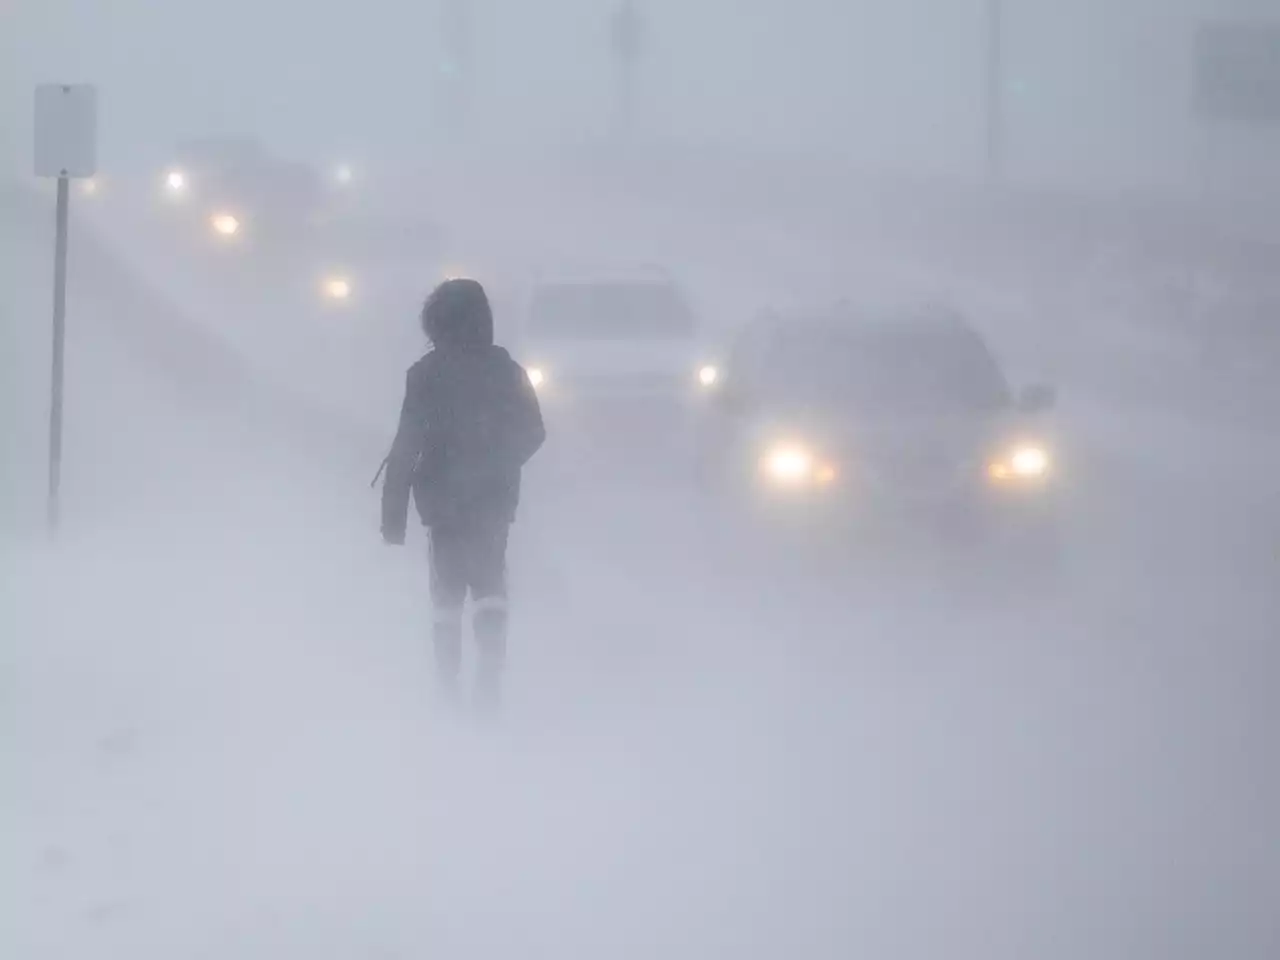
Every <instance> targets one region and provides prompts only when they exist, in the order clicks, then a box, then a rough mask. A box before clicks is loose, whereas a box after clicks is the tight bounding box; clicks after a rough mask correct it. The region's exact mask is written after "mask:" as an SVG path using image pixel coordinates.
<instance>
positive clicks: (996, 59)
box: [983, 0, 1005, 186]
mask: <svg viewBox="0 0 1280 960" xmlns="http://www.w3.org/2000/svg"><path fill="white" fill-rule="evenodd" d="M985 2H986V9H985V29H984V36H985V42H984V49H985V57H984V59H985V63H986V82H985V84H984V89H985V97H984V105H983V118H984V123H985V126H986V173H987V182H988V183H989V184H990V185H991V186H998V185H999V184H1001V183H1002V182H1003V181H1004V173H1005V170H1004V166H1005V131H1004V108H1005V103H1004V40H1005V36H1004V0H985Z"/></svg>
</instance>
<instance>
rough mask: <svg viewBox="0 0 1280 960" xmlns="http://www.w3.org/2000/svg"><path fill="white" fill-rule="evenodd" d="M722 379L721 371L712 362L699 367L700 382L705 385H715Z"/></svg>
mask: <svg viewBox="0 0 1280 960" xmlns="http://www.w3.org/2000/svg"><path fill="white" fill-rule="evenodd" d="M719 379H720V371H719V370H718V369H717V368H716V367H714V366H713V365H711V364H707V365H706V366H703V367H700V368H699V369H698V382H699V383H700V384H702V385H703V386H704V387H714V386H715V385H716V381H718V380H719Z"/></svg>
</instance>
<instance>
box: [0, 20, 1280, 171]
mask: <svg viewBox="0 0 1280 960" xmlns="http://www.w3.org/2000/svg"><path fill="white" fill-rule="evenodd" d="M6 2H7V4H8V6H7V9H8V10H9V17H11V18H12V21H11V22H12V24H13V27H14V29H13V30H12V31H10V30H6V31H5V33H6V34H8V36H9V38H10V41H9V42H10V43H13V44H14V46H15V48H16V49H14V50H12V51H11V53H10V54H6V59H7V58H8V57H9V56H12V62H14V63H15V64H16V65H17V68H18V69H17V71H16V76H14V77H13V80H12V83H11V84H10V86H9V93H8V97H9V99H10V102H11V104H13V105H14V106H11V108H10V112H11V113H16V115H17V120H16V121H15V123H16V125H17V126H18V127H19V128H25V126H26V125H27V124H28V123H29V119H28V117H27V115H26V114H27V112H28V111H29V104H28V101H29V98H30V87H31V85H32V84H33V83H34V82H35V81H37V80H41V79H55V78H56V79H69V80H90V81H96V82H98V83H99V84H100V85H101V86H102V88H103V95H104V101H103V109H104V114H103V121H104V126H103V155H104V162H106V163H110V162H112V160H113V159H116V160H118V161H119V162H125V161H124V159H123V158H125V157H127V156H128V155H129V154H130V153H132V152H133V151H134V150H136V149H138V148H140V147H146V148H150V149H163V148H164V146H165V145H167V144H168V143H170V142H171V141H172V140H173V139H174V138H175V137H179V136H183V135H188V134H200V133H204V132H206V131H239V130H251V131H256V132H259V133H261V134H263V135H265V136H266V137H267V138H268V140H269V141H271V142H273V143H274V144H276V145H278V146H280V147H281V148H283V149H285V150H290V151H293V152H298V151H319V152H324V153H326V154H329V153H333V152H343V151H346V150H350V149H356V150H357V152H360V153H364V152H366V150H369V151H373V152H377V151H378V150H380V149H387V150H396V151H400V152H403V151H405V150H421V149H424V148H425V146H426V138H427V136H428V135H429V132H430V131H431V129H432V122H431V108H432V105H431V101H430V88H431V84H432V82H433V73H432V70H433V66H432V63H433V51H434V46H433V44H434V42H435V35H434V32H435V25H436V4H435V3H433V2H421V3H410V2H407V0H366V2H364V3H361V4H339V3H335V2H320V3H302V2H300V0H258V2H251V0H223V2H221V3H218V4H210V3H206V2H198V3H197V2H193V0H169V2H160V0H112V2H111V3H104V2H101V0H6ZM473 6H474V8H475V17H476V34H477V43H478V49H479V56H480V67H481V72H480V77H479V86H480V89H479V91H478V101H477V109H478V115H479V119H480V120H481V122H483V124H484V125H485V127H486V129H487V130H488V133H489V135H491V136H494V137H496V138H499V139H502V140H505V141H507V142H510V143H518V142H519V141H521V140H524V139H551V138H555V139H558V138H583V137H588V136H591V135H592V134H593V133H597V132H599V131H600V130H601V129H603V127H604V125H605V123H606V118H607V113H608V104H609V97H610V93H611V86H610V83H611V74H610V64H609V60H608V48H607V45H606V22H605V21H606V16H607V13H608V11H609V9H610V8H611V3H610V2H608V0H540V2H536V3H535V2H531V0H474V2H473ZM642 6H643V7H645V8H646V9H647V10H648V12H649V14H650V25H651V29H652V32H653V35H654V40H655V48H654V50H653V54H652V58H651V60H650V61H649V63H648V64H647V69H646V73H645V76H644V79H643V101H642V109H643V111H644V123H645V125H646V127H647V129H648V130H649V131H650V132H651V133H652V134H653V135H655V136H657V135H660V136H672V137H679V138H681V139H707V140H717V141H732V142H743V143H744V144H745V143H752V144H763V145H770V146H773V145H779V144H782V145H790V146H793V147H798V148H800V149H823V150H830V151H839V152H841V153H844V154H846V155H848V156H850V157H851V158H854V159H857V160H862V161H866V162H869V163H872V164H876V165H885V166H890V167H900V168H908V169H919V168H922V167H923V168H936V169H940V170H948V171H954V170H967V169H970V168H972V167H973V166H974V165H975V163H976V161H977V158H978V157H979V155H980V145H981V139H980V136H981V127H980V124H979V120H980V113H979V109H980V104H981V90H982V87H981V83H982V56H983V48H982V38H983V31H982V11H983V9H984V7H985V0H845V2H840V0H648V2H646V3H643V4H642ZM1269 6H1270V5H1269V4H1267V3H1266V2H1265V0H1071V2H1064V0H1006V8H1007V11H1008V13H1007V32H1008V49H1009V58H1008V78H1009V84H1010V86H1009V90H1010V96H1011V102H1010V106H1009V115H1010V120H1009V122H1010V129H1011V133H1010V138H1011V151H1012V157H1013V161H1014V164H1015V166H1016V168H1017V169H1019V170H1021V171H1022V172H1023V173H1024V174H1025V175H1028V176H1032V177H1035V178H1037V179H1046V178H1047V179H1053V180H1058V181H1066V182H1088V181H1091V180H1094V179H1102V180H1106V181H1109V182H1112V183H1120V184H1123V183H1154V184H1162V183H1163V184H1170V183H1187V182H1194V180H1195V178H1196V177H1197V176H1198V174H1199V172H1200V170H1201V169H1202V167H1203V163H1204V158H1205V147H1206V140H1205V139H1204V138H1203V137H1202V136H1201V135H1200V134H1199V133H1197V131H1196V129H1195V126H1194V124H1193V123H1192V122H1191V117H1190V114H1189V111H1188V91H1189V83H1190V71H1189V63H1190V34H1191V28H1192V25H1193V23H1194V21H1195V19H1196V18H1197V16H1203V15H1214V14H1217V15H1226V14H1234V13H1246V14H1247V13H1250V12H1252V13H1261V14H1266V12H1267V9H1268V7H1269ZM15 41H16V42H15ZM21 132H22V131H21V130H20V134H21ZM9 139H10V140H14V139H17V140H21V139H22V137H21V135H19V136H18V137H14V136H13V135H12V134H11V136H10V138H9ZM1232 139H1233V140H1236V141H1239V140H1240V139H1241V138H1232ZM1253 140H1254V141H1255V142H1253V143H1250V144H1249V145H1248V146H1249V149H1248V150H1242V148H1241V143H1240V142H1234V143H1222V142H1218V143H1217V144H1216V146H1215V147H1214V150H1213V155H1214V156H1215V158H1216V159H1217V160H1218V161H1221V160H1222V158H1223V154H1224V151H1230V152H1234V153H1236V154H1237V155H1240V154H1242V153H1243V154H1244V155H1246V159H1249V155H1251V156H1252V160H1253V165H1254V166H1275V164H1273V163H1271V160H1272V158H1273V157H1275V156H1276V154H1275V152H1274V150H1273V149H1271V145H1266V146H1267V147H1268V149H1266V150H1265V151H1264V150H1262V149H1261V148H1262V146H1263V144H1260V143H1258V142H1257V141H1258V140H1259V138H1256V137H1255V138H1253ZM22 150H25V147H23V148H22ZM22 150H20V153H21V155H22V156H23V157H24V158H25V153H24V152H22ZM1259 158H1262V159H1259ZM1232 162H1233V163H1237V164H1238V163H1239V162H1240V160H1239V156H1237V158H1236V159H1235V160H1233V161H1232Z"/></svg>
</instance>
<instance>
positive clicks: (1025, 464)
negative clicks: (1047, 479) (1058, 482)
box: [987, 444, 1050, 480]
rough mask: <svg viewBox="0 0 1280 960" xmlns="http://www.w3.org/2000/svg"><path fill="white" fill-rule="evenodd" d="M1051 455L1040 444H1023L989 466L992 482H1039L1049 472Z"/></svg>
mask: <svg viewBox="0 0 1280 960" xmlns="http://www.w3.org/2000/svg"><path fill="white" fill-rule="evenodd" d="M1049 465H1050V464H1049V453H1048V451H1047V450H1045V448H1044V447H1042V446H1039V445H1038V444H1022V445H1019V446H1016V447H1014V448H1013V449H1012V450H1010V451H1009V453H1008V454H1007V456H1004V457H1001V458H999V459H996V460H993V461H992V462H991V463H989V464H988V465H987V476H989V477H990V478H991V479H992V480H1038V479H1040V478H1042V477H1044V476H1045V475H1046V474H1048V472H1049Z"/></svg>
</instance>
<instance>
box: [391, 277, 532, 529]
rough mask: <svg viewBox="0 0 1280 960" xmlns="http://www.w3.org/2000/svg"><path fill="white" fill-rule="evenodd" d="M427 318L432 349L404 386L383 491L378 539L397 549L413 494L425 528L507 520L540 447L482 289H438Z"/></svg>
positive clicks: (528, 402) (528, 395)
mask: <svg viewBox="0 0 1280 960" xmlns="http://www.w3.org/2000/svg"><path fill="white" fill-rule="evenodd" d="M464 283H465V282H464ZM423 320H424V325H426V326H427V328H428V332H429V333H430V334H431V336H432V339H433V341H434V343H435V346H434V349H432V350H431V352H430V353H428V354H427V355H426V356H425V357H423V358H422V359H421V360H419V361H418V362H417V363H415V364H414V365H413V366H412V367H410V368H409V372H408V375H407V376H406V378H405V391H404V403H403V405H402V407H401V411H400V424H399V427H398V429H397V431H396V438H395V441H394V443H393V444H392V447H391V453H390V455H389V456H388V458H387V464H386V468H387V472H386V480H385V482H384V484H383V488H382V532H383V536H384V537H386V538H387V539H388V540H392V541H399V542H403V539H404V533H405V526H406V524H407V516H408V510H409V496H410V493H411V492H412V495H413V500H414V503H415V505H416V506H417V509H418V515H419V517H420V518H421V520H422V523H423V524H424V525H425V526H428V527H437V528H445V527H460V526H467V525H470V524H473V523H482V524H483V523H492V522H495V521H497V522H507V523H510V522H511V521H513V520H514V519H515V515H516V508H517V506H518V504H519V502H520V475H521V470H522V468H523V467H524V465H525V464H526V463H527V462H528V461H529V459H530V458H531V457H532V456H533V455H534V454H535V453H536V452H537V451H538V449H539V447H541V446H542V443H543V441H544V440H545V439H546V431H545V429H544V427H543V423H542V413H541V411H540V409H539V406H538V399H537V395H536V394H535V392H534V389H533V385H532V384H531V383H530V382H529V377H528V374H527V373H526V372H525V370H524V368H523V367H521V366H520V364H518V363H516V361H515V360H513V359H512V358H511V355H510V354H508V353H507V351H506V350H504V349H503V348H502V347H499V346H495V345H494V342H493V317H492V314H491V312H490V311H489V306H488V302H487V300H485V299H484V295H483V291H482V290H481V289H480V288H479V285H478V284H476V285H474V286H473V287H472V288H462V287H461V284H460V283H459V284H457V285H456V286H454V287H451V288H450V289H448V290H446V289H445V288H444V287H442V288H441V289H440V290H438V291H437V293H436V294H434V295H433V296H432V298H431V300H429V301H428V303H427V307H426V308H425V310H424V315H423Z"/></svg>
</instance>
